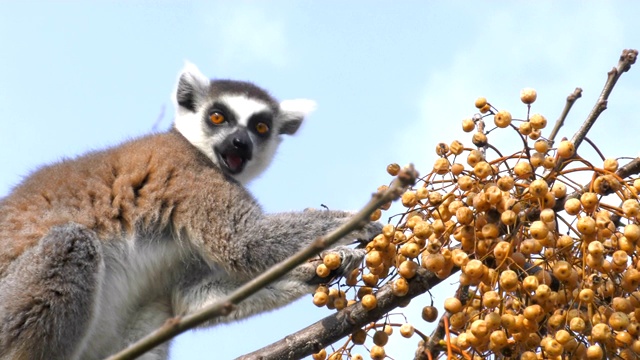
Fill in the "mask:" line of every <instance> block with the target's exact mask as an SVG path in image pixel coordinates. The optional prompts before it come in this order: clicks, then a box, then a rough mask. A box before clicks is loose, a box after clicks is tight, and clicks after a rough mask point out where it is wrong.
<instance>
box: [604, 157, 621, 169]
mask: <svg viewBox="0 0 640 360" xmlns="http://www.w3.org/2000/svg"><path fill="white" fill-rule="evenodd" d="M604 169H605V170H607V171H611V172H615V171H616V170H618V160H616V159H606V160H605V161H604Z"/></svg>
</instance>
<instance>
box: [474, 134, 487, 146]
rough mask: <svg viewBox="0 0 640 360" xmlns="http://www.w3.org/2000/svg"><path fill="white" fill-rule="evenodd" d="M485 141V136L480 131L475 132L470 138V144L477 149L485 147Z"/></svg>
mask: <svg viewBox="0 0 640 360" xmlns="http://www.w3.org/2000/svg"><path fill="white" fill-rule="evenodd" d="M487 141H488V140H487V135H485V134H484V133H483V132H480V131H476V133H475V134H473V137H471V142H472V143H473V145H475V146H477V147H483V146H485V145H487Z"/></svg>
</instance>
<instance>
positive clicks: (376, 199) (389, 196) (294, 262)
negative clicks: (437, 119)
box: [107, 165, 418, 360]
mask: <svg viewBox="0 0 640 360" xmlns="http://www.w3.org/2000/svg"><path fill="white" fill-rule="evenodd" d="M417 177H418V175H417V172H416V171H415V169H414V168H413V166H412V165H410V166H409V167H406V168H404V169H402V170H401V171H400V174H399V175H398V176H397V178H396V179H395V180H394V181H393V183H392V184H391V186H389V188H388V189H387V190H386V191H384V192H378V193H375V194H374V195H373V196H372V198H371V200H370V201H369V202H368V203H367V204H366V205H365V206H364V207H363V208H362V210H360V211H359V212H358V213H356V214H355V215H354V216H353V217H352V218H351V219H349V221H348V222H346V223H345V224H343V225H342V226H340V227H339V228H337V229H335V230H333V231H332V232H331V233H329V234H327V235H326V236H325V237H322V238H318V239H316V240H315V241H314V242H313V243H311V244H310V245H309V246H308V247H306V248H304V249H301V250H300V251H298V252H297V253H296V254H294V255H292V256H291V257H290V258H288V259H287V260H285V261H283V262H281V263H279V264H278V265H276V266H274V267H272V268H271V269H269V270H268V271H266V272H265V273H263V274H262V275H260V276H258V277H256V278H255V279H253V280H251V281H249V282H247V283H246V284H244V285H243V286H241V287H240V288H238V289H236V290H235V291H234V292H232V293H231V294H229V295H228V296H226V297H225V298H224V299H222V300H221V301H218V302H216V303H214V304H211V305H209V306H207V307H205V308H203V309H202V310H200V311H198V312H195V313H193V314H189V315H186V316H184V317H180V316H177V317H174V318H171V319H169V320H167V321H166V322H165V323H164V325H162V326H161V327H160V328H158V329H157V330H155V331H154V332H152V333H151V334H149V335H147V336H145V337H144V338H142V339H140V340H139V341H137V342H136V343H134V344H131V345H130V346H129V347H127V348H126V349H124V350H122V351H120V352H119V353H117V354H115V355H112V356H110V357H108V358H107V360H125V359H135V358H137V357H138V356H140V355H142V354H144V353H145V352H147V351H149V350H151V349H153V348H154V347H156V346H158V345H160V344H162V343H163V342H165V341H167V340H169V339H171V338H173V337H174V336H176V335H178V334H181V333H183V332H185V331H187V330H189V329H192V328H194V327H196V326H198V325H200V324H202V323H204V322H206V321H208V320H211V319H212V318H214V317H217V316H223V315H226V314H229V313H230V312H231V311H232V310H233V308H234V307H235V306H236V305H237V304H238V303H240V302H241V301H242V300H244V299H246V298H248V297H249V296H251V295H253V294H255V293H256V292H258V291H259V290H260V289H262V288H264V287H265V286H267V285H268V284H269V283H271V282H273V281H275V280H277V279H278V278H280V277H281V276H283V275H285V274H286V273H287V272H289V271H291V270H293V269H294V268H295V267H297V266H299V265H300V264H302V263H304V262H305V261H307V260H308V259H309V258H311V257H313V256H315V255H317V254H319V253H320V252H321V251H323V250H325V249H327V248H328V247H329V246H331V245H333V244H335V243H336V242H338V241H339V240H340V239H341V238H343V237H344V236H346V235H348V234H349V233H351V232H352V231H353V230H356V229H358V228H361V227H362V224H366V222H367V221H369V217H370V216H371V214H372V213H373V212H374V211H375V210H376V209H378V208H379V207H380V206H382V205H383V204H385V203H388V202H390V201H393V200H395V199H397V198H398V197H399V196H400V195H401V194H402V193H403V192H404V191H405V189H406V188H407V187H409V186H411V185H413V184H414V183H415V180H416V178H417Z"/></svg>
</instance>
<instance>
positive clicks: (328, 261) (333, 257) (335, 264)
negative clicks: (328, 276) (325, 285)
mask: <svg viewBox="0 0 640 360" xmlns="http://www.w3.org/2000/svg"><path fill="white" fill-rule="evenodd" d="M322 263H323V264H324V265H325V266H326V267H327V268H329V270H335V269H337V268H339V267H340V263H342V259H340V255H338V254H336V253H328V254H326V255H325V256H324V257H323V258H322Z"/></svg>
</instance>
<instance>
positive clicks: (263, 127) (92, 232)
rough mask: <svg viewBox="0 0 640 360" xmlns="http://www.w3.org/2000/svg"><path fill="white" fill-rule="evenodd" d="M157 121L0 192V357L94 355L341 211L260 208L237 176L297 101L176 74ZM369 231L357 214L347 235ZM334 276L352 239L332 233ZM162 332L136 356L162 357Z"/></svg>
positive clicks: (257, 306)
mask: <svg viewBox="0 0 640 360" xmlns="http://www.w3.org/2000/svg"><path fill="white" fill-rule="evenodd" d="M174 101H175V107H176V115H175V120H174V123H173V126H172V128H171V129H170V130H168V131H166V132H163V133H156V134H151V135H147V136H144V137H141V138H138V139H135V140H131V141H128V142H125V143H123V144H121V145H119V146H115V147H112V148H110V149H106V150H103V151H95V152H90V153H88V154H86V155H83V156H80V157H77V158H75V159H70V160H69V159H68V160H63V161H61V162H58V163H55V164H53V165H49V166H45V167H42V168H40V169H39V170H37V171H36V172H34V173H33V174H31V175H30V176H29V177H28V178H26V180H24V181H23V182H22V183H21V184H19V185H18V186H17V187H15V188H14V189H13V190H12V191H11V193H10V194H9V195H7V196H6V197H5V198H3V199H0V359H22V360H38V359H100V358H104V357H106V356H108V355H110V354H112V353H115V352H117V351H118V350H120V349H122V348H124V347H126V346H127V345H129V344H130V343H132V342H134V341H135V340H137V339H139V338H141V337H142V336H144V335H146V334H147V333H149V332H151V331H152V330H154V329H155V328H157V327H159V326H161V325H162V324H163V323H164V322H165V321H166V320H167V319H168V318H170V317H172V316H176V315H182V314H187V313H191V312H193V311H196V310H198V309H201V308H202V307H204V306H206V305H208V304H211V303H213V302H215V301H217V300H219V299H220V298H221V297H223V296H225V295H226V294H228V293H229V292H231V291H233V290H234V289H236V288H237V287H238V286H240V285H241V284H243V283H244V282H246V281H247V280H248V279H251V278H252V277H255V276H256V275H257V274H260V273H261V272H263V271H265V270H266V269H268V268H269V267H271V266H273V265H274V264H276V263H278V262H280V261H282V260H284V259H285V258H287V257H288V256H290V255H291V254H293V253H294V252H296V251H297V250H299V249H300V248H302V247H304V246H307V245H308V244H309V243H311V242H312V241H313V240H314V239H316V238H317V237H319V236H322V235H323V234H325V233H327V232H328V231H330V230H332V229H333V228H335V227H337V226H339V225H340V224H342V223H344V222H345V221H346V220H347V219H348V218H349V216H350V213H349V212H345V211H334V210H332V211H329V210H313V211H309V210H307V211H300V212H285V213H276V214H266V213H264V212H263V211H262V209H261V207H260V205H259V204H258V203H257V202H256V200H255V199H254V198H253V197H252V195H251V194H250V193H249V192H248V191H247V190H246V188H245V187H244V185H245V184H246V183H247V182H249V181H250V180H251V179H253V178H254V177H256V176H257V175H259V174H260V173H261V172H262V171H264V170H265V169H266V168H267V166H268V165H269V163H271V160H272V159H273V157H274V154H275V152H276V149H277V148H278V145H279V144H280V142H281V140H282V136H283V135H293V134H295V133H296V131H297V130H298V128H299V127H300V124H301V123H302V121H303V118H304V117H305V116H306V115H307V114H308V113H309V112H310V111H311V110H312V109H313V107H314V105H315V103H314V102H312V101H310V100H289V101H282V102H277V101H276V100H275V99H274V98H273V97H272V96H271V95H269V93H268V92H267V91H265V90H263V89H262V88H260V87H257V86H255V85H254V84H252V83H249V82H241V81H232V80H210V79H209V78H207V77H205V76H204V75H203V74H202V73H201V72H200V71H199V70H198V69H197V68H196V67H195V66H194V65H191V64H187V66H186V67H185V68H184V69H183V71H182V72H181V73H180V75H179V78H178V84H177V87H176V90H175V92H174ZM379 231H380V225H379V224H378V223H373V222H372V223H369V224H367V225H366V226H365V227H364V228H363V229H362V230H359V231H356V232H354V233H352V234H351V235H350V236H349V237H348V238H347V239H345V240H344V242H343V244H345V243H346V242H348V241H350V240H354V239H356V238H358V239H366V240H368V239H370V238H372V237H373V236H374V235H376V234H377V233H379ZM333 251H335V252H337V253H338V254H340V255H341V257H342V260H343V262H342V266H341V268H339V269H338V271H337V272H336V273H335V274H334V275H340V274H344V273H347V272H348V271H350V270H352V269H353V268H354V267H355V266H356V265H357V264H359V262H360V261H361V259H362V257H363V255H364V250H361V249H354V248H350V247H346V246H340V247H337V248H335V249H334V250H333ZM319 282H320V280H319V278H318V277H317V275H316V274H315V265H314V264H313V263H311V262H310V263H307V264H305V265H302V266H300V267H298V268H296V269H295V270H294V271H292V272H291V273H289V274H288V275H287V276H285V277H284V278H282V279H280V280H279V281H277V282H276V283H273V284H271V285H270V286H268V287H267V288H265V289H263V290H261V291H260V292H259V293H257V294H256V295H254V296H252V297H251V298H249V299H247V300H245V301H244V302H242V303H240V304H239V306H238V307H237V308H235V310H234V311H233V312H232V313H231V314H229V315H228V316H225V317H221V318H216V319H214V320H211V321H210V322H209V323H208V324H207V325H215V324H217V323H221V322H229V321H234V320H237V319H241V318H245V317H248V316H250V315H253V314H256V313H260V312H263V311H268V310H272V309H275V308H278V307H281V306H283V305H285V304H288V303H290V302H292V301H293V300H295V299H297V298H299V297H301V296H302V295H304V294H307V293H309V292H311V291H312V288H313V286H314V285H317V284H318V283H319ZM167 353H168V345H167V344H164V345H161V346H158V347H156V348H155V349H154V350H153V351H151V352H149V353H146V354H145V355H144V356H143V358H144V359H147V360H150V359H165V358H167Z"/></svg>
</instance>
